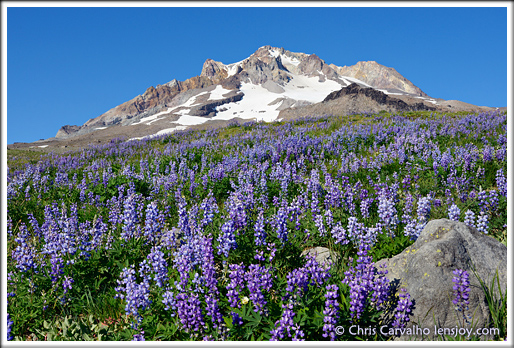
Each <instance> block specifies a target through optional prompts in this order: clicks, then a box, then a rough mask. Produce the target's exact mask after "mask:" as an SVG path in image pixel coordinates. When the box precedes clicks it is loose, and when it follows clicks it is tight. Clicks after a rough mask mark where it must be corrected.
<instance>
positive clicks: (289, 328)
mask: <svg viewBox="0 0 514 348" xmlns="http://www.w3.org/2000/svg"><path fill="white" fill-rule="evenodd" d="M282 309H284V311H283V312H282V317H281V318H280V319H279V320H277V321H276V322H275V328H274V329H273V330H271V331H270V333H271V338H270V341H278V340H281V339H284V338H285V337H286V333H287V337H289V338H291V339H292V340H293V341H297V340H301V337H303V336H304V333H303V331H302V330H300V327H299V326H298V325H295V324H294V321H293V318H294V316H295V313H294V311H293V304H292V303H291V302H289V303H287V304H282Z"/></svg>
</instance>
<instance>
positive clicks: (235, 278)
mask: <svg viewBox="0 0 514 348" xmlns="http://www.w3.org/2000/svg"><path fill="white" fill-rule="evenodd" d="M228 267H229V269H230V274H229V278H230V282H229V284H228V285H227V290H228V292H227V297H228V303H229V305H230V306H231V307H234V308H236V307H237V308H241V301H240V299H239V293H240V291H241V290H242V288H243V284H244V274H245V266H244V264H242V263H241V264H239V265H236V264H231V265H229V266H228Z"/></svg>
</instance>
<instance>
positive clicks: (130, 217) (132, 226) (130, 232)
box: [121, 195, 140, 240]
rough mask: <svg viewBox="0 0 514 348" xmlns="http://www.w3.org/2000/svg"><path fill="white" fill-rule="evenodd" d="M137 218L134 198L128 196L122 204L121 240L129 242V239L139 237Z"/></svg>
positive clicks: (133, 196)
mask: <svg viewBox="0 0 514 348" xmlns="http://www.w3.org/2000/svg"><path fill="white" fill-rule="evenodd" d="M138 224H139V219H138V216H137V204H136V196H135V195H130V196H128V197H127V198H126V199H125V202H124V203H123V226H122V229H121V230H122V232H121V238H123V239H125V240H129V239H130V238H137V237H139V229H140V226H139V225H138Z"/></svg>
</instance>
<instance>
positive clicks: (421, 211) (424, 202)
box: [417, 197, 431, 221]
mask: <svg viewBox="0 0 514 348" xmlns="http://www.w3.org/2000/svg"><path fill="white" fill-rule="evenodd" d="M430 209H431V203H430V198H429V197H423V198H421V199H420V200H419V201H418V211H417V212H418V218H419V219H420V220H421V221H427V220H428V218H429V217H430Z"/></svg>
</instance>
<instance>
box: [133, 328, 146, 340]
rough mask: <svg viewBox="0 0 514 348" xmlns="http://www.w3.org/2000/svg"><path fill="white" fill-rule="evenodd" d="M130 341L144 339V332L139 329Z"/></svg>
mask: <svg viewBox="0 0 514 348" xmlns="http://www.w3.org/2000/svg"><path fill="white" fill-rule="evenodd" d="M132 341H145V332H144V331H143V330H141V332H140V333H138V334H135V335H134V338H133V339H132Z"/></svg>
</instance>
